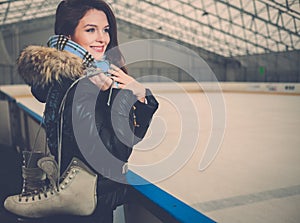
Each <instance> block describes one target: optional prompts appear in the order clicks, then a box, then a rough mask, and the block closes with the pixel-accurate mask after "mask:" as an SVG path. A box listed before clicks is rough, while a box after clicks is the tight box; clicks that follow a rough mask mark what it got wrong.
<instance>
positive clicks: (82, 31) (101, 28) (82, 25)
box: [71, 9, 110, 60]
mask: <svg viewBox="0 0 300 223" xmlns="http://www.w3.org/2000/svg"><path fill="white" fill-rule="evenodd" d="M108 30H109V24H108V21H107V17H106V15H105V13H104V12H103V11H99V10H96V9H91V10H89V11H87V12H86V14H85V15H84V16H83V17H82V19H81V20H79V23H78V25H77V27H76V29H75V32H74V35H73V36H71V40H73V41H74V42H76V43H78V44H79V45H81V46H82V47H83V48H85V49H86V50H87V51H88V52H89V53H90V54H92V56H93V57H94V58H95V59H96V60H100V59H101V58H102V56H103V55H104V53H105V50H106V48H107V45H108V44H109V41H110V37H109V33H108Z"/></svg>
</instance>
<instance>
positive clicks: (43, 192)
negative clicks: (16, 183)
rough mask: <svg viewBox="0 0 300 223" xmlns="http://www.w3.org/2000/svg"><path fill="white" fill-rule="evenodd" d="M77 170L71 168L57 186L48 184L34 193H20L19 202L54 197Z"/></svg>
mask: <svg viewBox="0 0 300 223" xmlns="http://www.w3.org/2000/svg"><path fill="white" fill-rule="evenodd" d="M76 172H77V170H75V169H74V168H71V169H70V171H66V172H65V173H64V174H63V176H62V177H61V179H60V183H59V184H58V185H52V184H48V185H47V186H44V187H41V188H39V189H38V190H34V191H27V192H26V191H25V192H24V191H22V193H21V194H19V202H21V201H22V200H23V198H25V202H29V201H36V200H42V199H44V198H48V197H49V196H52V195H55V194H57V193H59V192H60V189H61V190H63V189H64V188H65V186H66V185H67V184H69V180H72V179H73V178H74V177H75V175H76Z"/></svg>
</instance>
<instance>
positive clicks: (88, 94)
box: [72, 79, 153, 177]
mask: <svg viewBox="0 0 300 223" xmlns="http://www.w3.org/2000/svg"><path fill="white" fill-rule="evenodd" d="M107 94H109V91H105V92H103V91H100V90H99V89H98V87H96V86H95V85H94V84H92V82H91V81H90V80H88V79H83V80H82V81H80V82H79V83H78V85H77V87H76V90H75V92H74V97H73V105H72V124H73V132H74V136H75V139H76V142H77V145H78V147H79V149H80V151H81V153H82V155H83V156H84V158H85V159H86V160H87V161H88V162H89V164H90V165H91V166H92V167H93V168H94V169H95V170H96V171H97V172H100V173H101V174H102V175H104V176H106V175H109V176H110V177H111V175H118V174H119V173H120V172H121V171H120V170H121V169H122V167H123V165H124V162H127V160H128V158H129V156H130V154H131V152H132V147H133V145H134V144H135V143H136V142H137V141H138V140H135V139H136V137H135V133H136V132H139V131H140V132H139V134H140V135H144V132H145V130H146V128H147V126H148V125H149V122H150V116H151V114H153V113H152V109H149V108H143V109H145V111H146V110H147V111H148V109H149V111H150V110H151V111H150V112H149V113H148V112H147V113H148V116H149V117H147V119H145V120H143V121H144V122H143V123H142V124H143V125H144V126H141V127H140V128H141V130H135V127H134V123H133V115H132V113H133V109H132V107H133V105H134V104H135V102H136V97H135V96H134V95H133V94H132V92H131V91H130V90H117V89H114V90H113V92H112V95H110V96H111V98H110V96H109V97H107ZM107 98H109V100H111V103H110V105H109V106H104V105H106V103H107ZM139 106H140V105H139ZM141 109H142V105H141ZM141 120H142V119H141ZM139 140H140V139H139Z"/></svg>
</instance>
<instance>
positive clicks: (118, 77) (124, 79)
mask: <svg viewBox="0 0 300 223" xmlns="http://www.w3.org/2000/svg"><path fill="white" fill-rule="evenodd" d="M110 68H111V69H109V70H108V73H110V74H111V75H112V77H111V78H112V79H113V80H114V81H115V83H116V84H115V86H114V87H117V88H121V89H129V90H131V91H132V92H133V94H134V95H135V96H136V97H137V99H138V100H139V101H140V102H143V103H144V102H145V96H146V89H145V87H144V86H143V85H142V84H141V83H139V82H137V81H136V80H135V79H134V78H133V77H131V76H129V75H128V74H126V73H125V72H124V71H123V70H121V69H120V68H119V67H117V66H115V65H113V64H111V66H110Z"/></svg>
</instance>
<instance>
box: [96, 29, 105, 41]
mask: <svg viewBox="0 0 300 223" xmlns="http://www.w3.org/2000/svg"><path fill="white" fill-rule="evenodd" d="M96 41H97V42H100V43H102V42H104V41H105V33H104V32H101V31H98V32H97V39H96Z"/></svg>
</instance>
